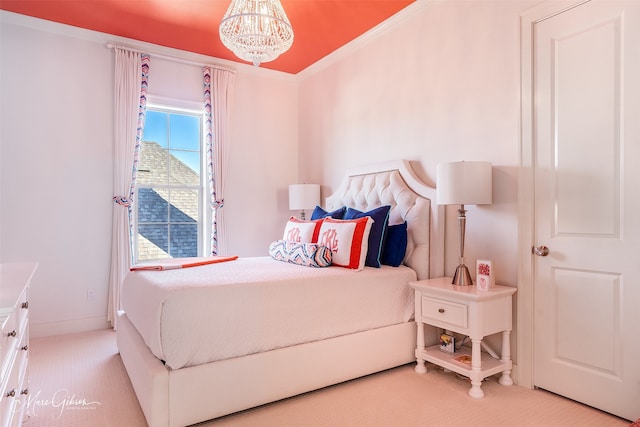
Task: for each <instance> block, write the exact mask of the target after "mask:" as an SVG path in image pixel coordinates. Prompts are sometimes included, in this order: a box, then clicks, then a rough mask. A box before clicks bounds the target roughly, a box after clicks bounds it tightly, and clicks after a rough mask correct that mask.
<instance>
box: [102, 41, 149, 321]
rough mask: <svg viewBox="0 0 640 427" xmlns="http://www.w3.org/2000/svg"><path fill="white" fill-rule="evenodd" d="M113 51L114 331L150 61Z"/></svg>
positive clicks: (127, 263) (128, 248) (128, 256)
mask: <svg viewBox="0 0 640 427" xmlns="http://www.w3.org/2000/svg"><path fill="white" fill-rule="evenodd" d="M114 51H115V71H114V73H115V83H114V158H113V191H114V196H113V202H114V203H113V219H112V236H111V270H110V274H109V306H108V310H107V320H108V321H109V322H110V323H111V326H112V327H113V329H116V327H117V325H116V322H117V318H118V317H117V313H118V310H120V288H121V286H122V281H123V280H124V277H125V275H126V274H127V272H128V271H129V268H131V266H132V265H133V251H132V242H133V238H134V237H135V236H134V235H133V222H132V213H133V204H134V196H135V188H136V176H137V172H138V158H139V154H140V144H141V141H142V132H143V130H144V118H145V112H146V103H147V86H148V77H149V64H150V57H149V55H147V54H142V53H140V52H133V51H130V50H126V49H122V48H114Z"/></svg>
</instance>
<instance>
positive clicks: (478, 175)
mask: <svg viewBox="0 0 640 427" xmlns="http://www.w3.org/2000/svg"><path fill="white" fill-rule="evenodd" d="M436 179H437V183H436V196H437V199H438V204H439V205H490V204H491V186H492V178H491V163H489V162H451V163H440V164H438V168H437V176H436Z"/></svg>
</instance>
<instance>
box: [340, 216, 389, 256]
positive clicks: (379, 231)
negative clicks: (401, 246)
mask: <svg viewBox="0 0 640 427" xmlns="http://www.w3.org/2000/svg"><path fill="white" fill-rule="evenodd" d="M390 210H391V206H389V205H385V206H380V207H379V208H375V209H373V210H370V211H369V212H360V211H359V210H357V209H352V208H347V212H345V214H344V219H355V218H362V217H365V216H369V217H371V218H372V219H373V224H372V225H371V233H369V249H368V251H367V258H366V260H365V265H367V266H369V267H377V268H380V255H381V254H382V242H383V241H384V233H385V231H386V229H387V223H388V222H389V211H390Z"/></svg>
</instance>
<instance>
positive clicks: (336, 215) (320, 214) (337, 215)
mask: <svg viewBox="0 0 640 427" xmlns="http://www.w3.org/2000/svg"><path fill="white" fill-rule="evenodd" d="M346 210H347V207H346V206H343V207H341V208H340V209H336V210H335V211H332V212H327V211H325V210H324V209H322V208H321V207H320V206H316V208H315V209H314V210H313V213H312V214H311V219H320V218H327V217H331V218H333V219H342V218H343V217H344V213H345V212H346Z"/></svg>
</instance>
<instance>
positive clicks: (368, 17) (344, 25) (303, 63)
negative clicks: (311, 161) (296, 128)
mask: <svg viewBox="0 0 640 427" xmlns="http://www.w3.org/2000/svg"><path fill="white" fill-rule="evenodd" d="M281 1H282V6H283V7H284V9H285V12H286V13H287V16H288V17H289V20H290V21H291V26H292V27H293V31H294V40H293V46H292V47H291V49H289V51H287V52H285V53H284V54H282V55H281V56H280V57H279V58H278V59H276V60H275V61H272V62H268V63H264V64H261V65H260V66H261V67H264V68H270V69H274V70H279V71H284V72H287V73H292V74H296V73H298V72H300V71H302V70H303V69H305V68H306V67H308V66H309V65H311V64H313V63H314V62H316V61H318V60H319V59H321V58H323V57H325V56H326V55H328V54H329V53H331V52H333V51H334V50H336V49H337V48H339V47H341V46H343V45H344V44H346V43H348V42H349V41H351V40H353V39H354V38H356V37H358V36H359V35H361V34H363V33H365V32H367V31H368V30H369V29H371V28H373V27H375V26H376V25H377V24H379V23H380V22H382V21H384V20H386V19H387V18H389V17H390V16H392V15H394V14H395V13H397V12H399V11H400V10H401V9H403V8H404V7H406V6H407V5H409V4H411V3H413V2H414V1H415V0H281ZM229 3H230V0H0V9H4V10H8V11H11V12H16V13H20V14H23V15H29V16H34V17H37V18H42V19H46V20H49V21H55V22H60V23H64V24H69V25H73V26H76V27H81V28H87V29H90V30H95V31H100V32H104V33H109V34H114V35H117V36H122V37H127V38H132V39H136V40H142V41H145V42H149V43H154V44H157V45H161V46H168V47H172V48H176V49H182V50H186V51H190V52H195V53H200V54H204V55H209V56H214V57H217V58H223V59H228V60H232V61H237V62H243V61H241V60H239V59H238V58H236V57H235V55H233V53H231V52H230V51H229V50H228V49H227V48H225V47H224V46H223V45H222V43H221V42H220V37H219V36H218V24H219V23H220V20H221V19H222V16H223V15H224V13H225V12H226V9H227V7H228V5H229Z"/></svg>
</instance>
